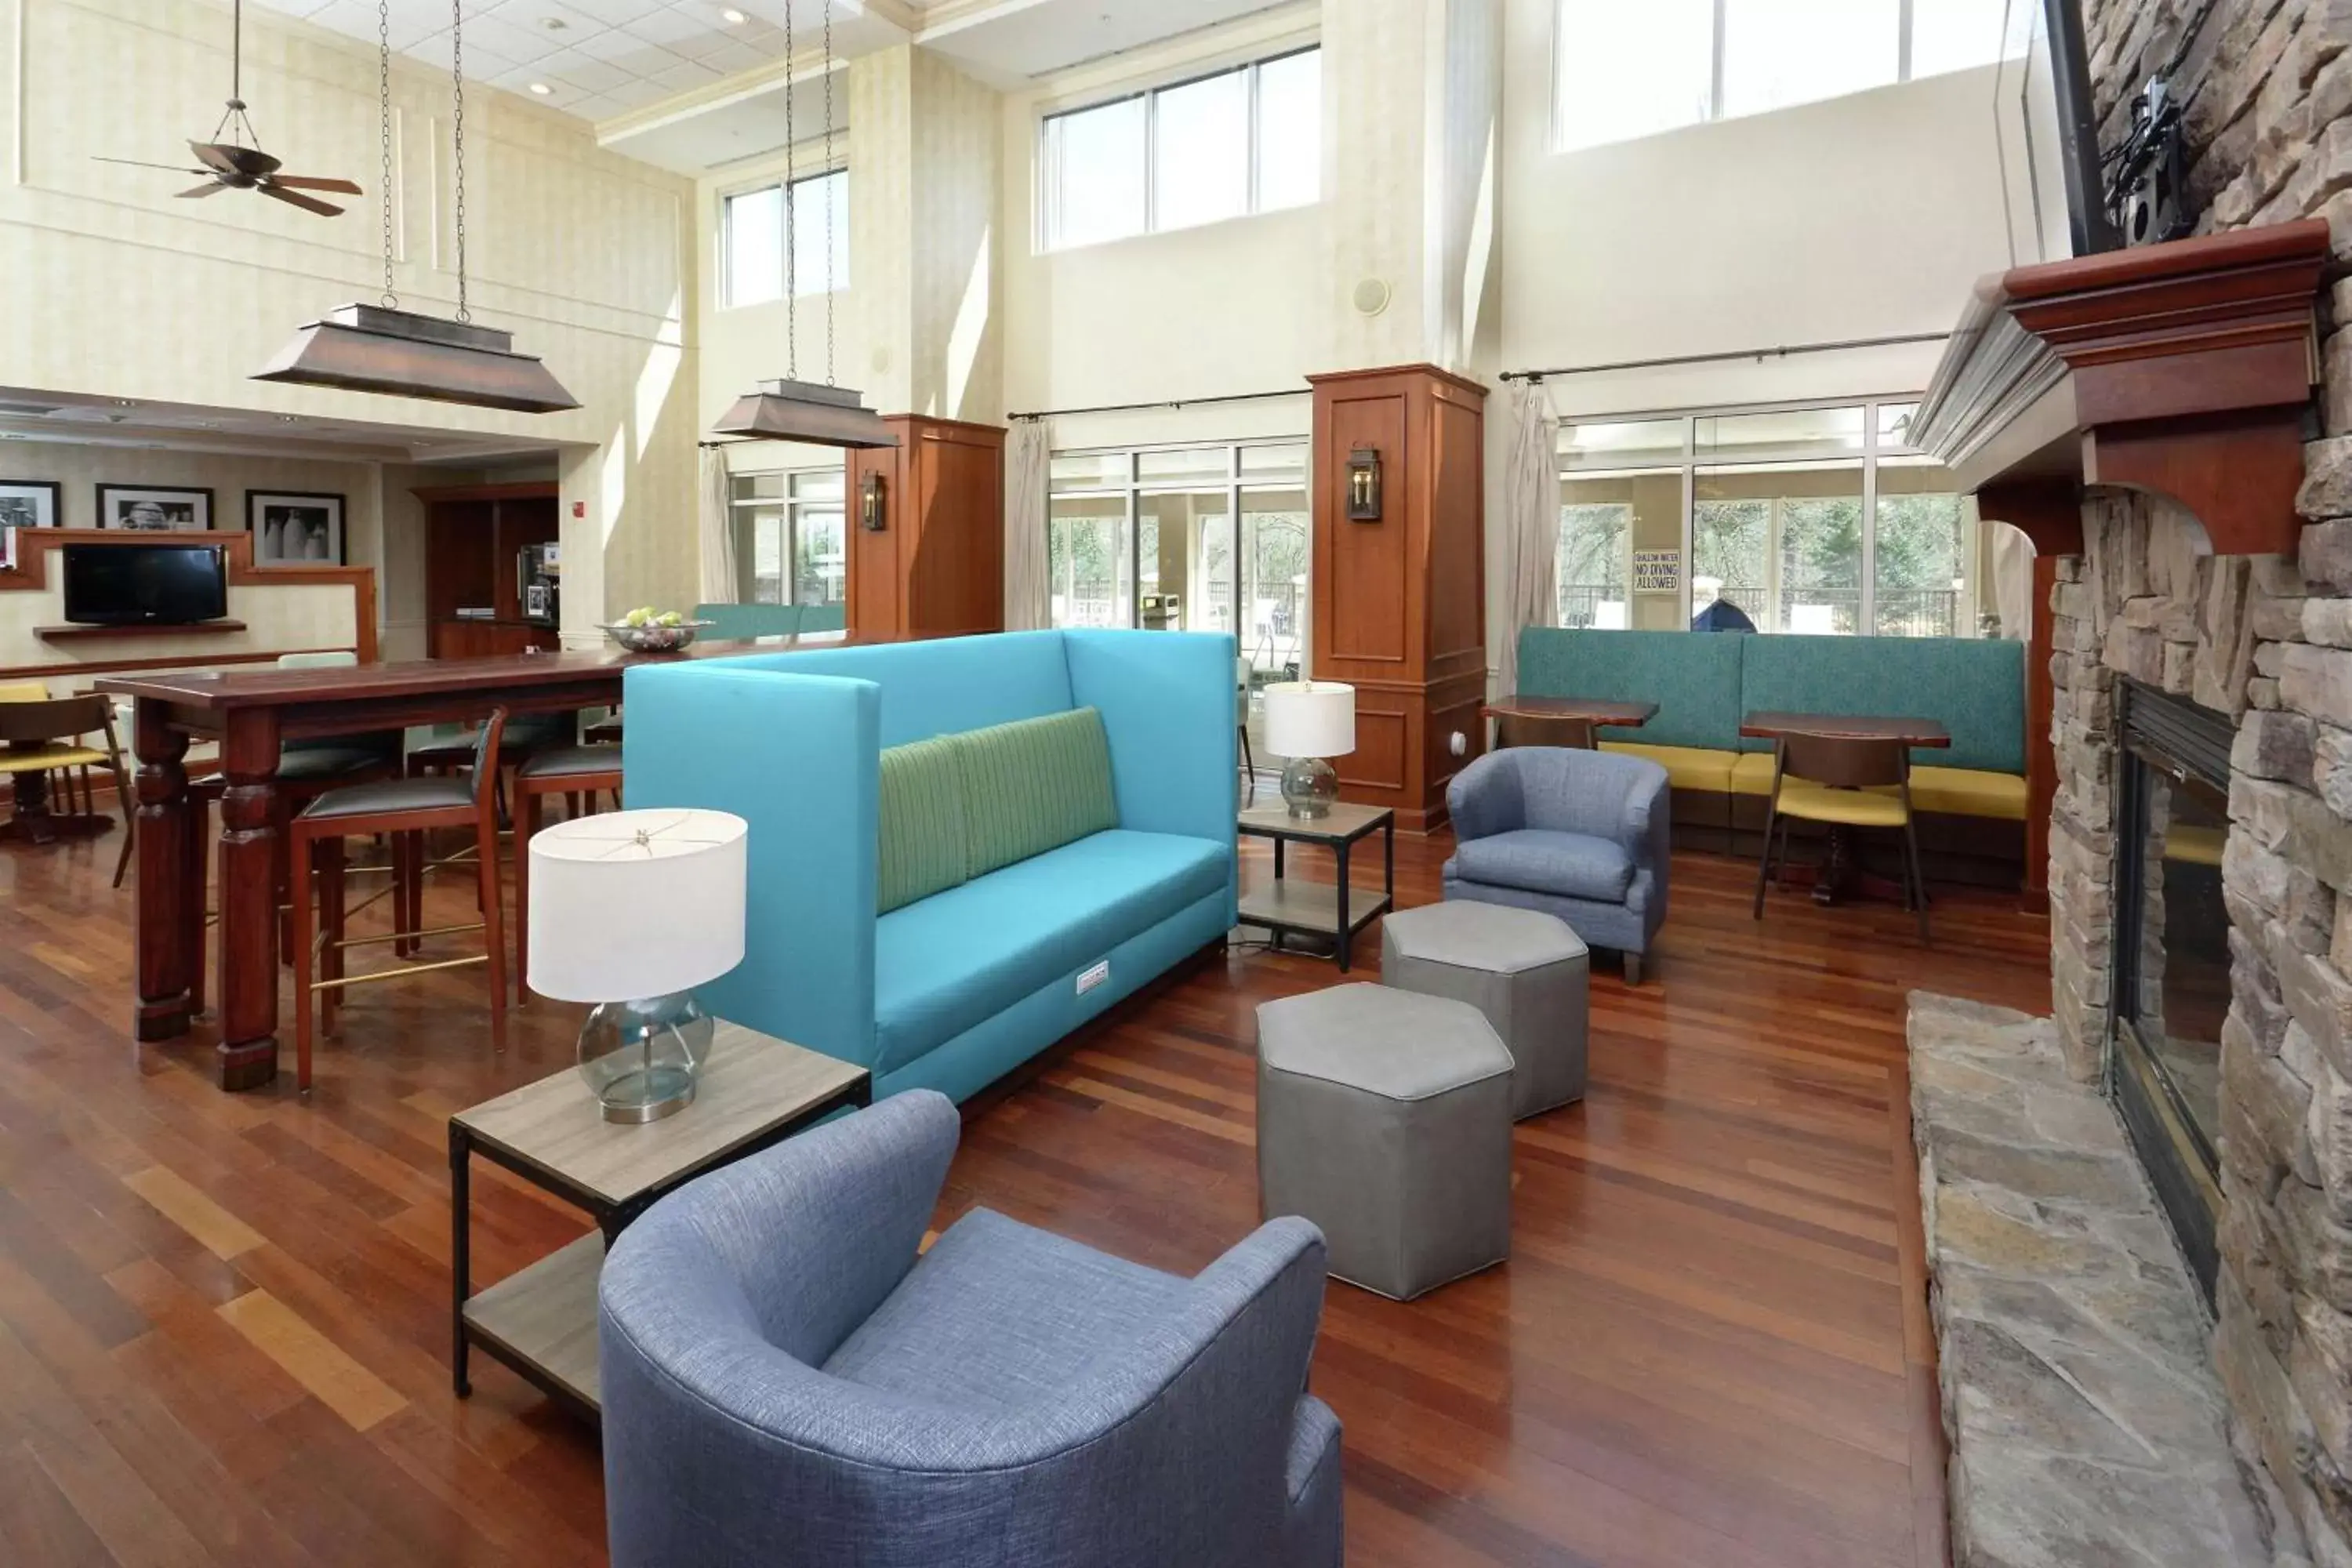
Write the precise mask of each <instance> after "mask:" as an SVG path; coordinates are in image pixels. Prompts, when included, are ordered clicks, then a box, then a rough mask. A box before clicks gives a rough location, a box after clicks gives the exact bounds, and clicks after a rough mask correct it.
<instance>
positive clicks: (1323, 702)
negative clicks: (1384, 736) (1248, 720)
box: [1259, 680, 1356, 757]
mask: <svg viewBox="0 0 2352 1568" xmlns="http://www.w3.org/2000/svg"><path fill="white" fill-rule="evenodd" d="M1259 695H1261V696H1262V697H1264V698H1265V749H1266V750H1267V751H1269V752H1273V753H1274V754H1275V755H1276V756H1277V757H1344V756H1346V755H1347V754H1348V753H1349V752H1352V751H1354V750H1355V749H1356V689H1355V688H1354V687H1352V686H1349V685H1347V684H1346V683H1344V682H1342V681H1337V680H1284V681H1277V682H1276V683H1275V684H1273V685H1271V686H1268V687H1266V688H1265V689H1263V690H1262V691H1261V692H1260V693H1259Z"/></svg>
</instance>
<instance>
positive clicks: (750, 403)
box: [710, 0, 898, 447]
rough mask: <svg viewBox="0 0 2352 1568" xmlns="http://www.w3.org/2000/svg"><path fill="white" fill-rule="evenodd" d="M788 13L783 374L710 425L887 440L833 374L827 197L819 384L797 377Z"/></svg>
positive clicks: (761, 433)
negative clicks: (821, 368) (822, 335)
mask: <svg viewBox="0 0 2352 1568" xmlns="http://www.w3.org/2000/svg"><path fill="white" fill-rule="evenodd" d="M794 70H795V67H794V65H793V12H792V6H791V5H790V4H789V0H788V3H787V4H786V5H785V7H784V126H785V131H784V201H783V207H784V374H783V376H782V379H781V380H773V381H763V382H761V383H760V385H759V390H757V391H756V392H747V393H745V394H744V395H742V396H740V397H739V398H737V399H736V400H735V404H734V406H733V407H731V408H730V409H728V410H727V413H726V415H725V416H724V417H722V418H721V419H720V420H719V423H718V424H717V425H716V426H713V427H712V428H711V432H710V433H711V434H712V435H714V436H738V437H746V438H748V439H751V440H759V441H804V442H807V443H809V444H810V445H812V446H818V447H895V446H897V445H898V437H896V436H894V435H892V434H891V433H890V427H889V426H887V425H885V424H883V423H882V416H880V415H878V414H876V413H875V412H874V411H873V410H871V409H869V408H867V407H866V400H865V399H864V398H863V397H861V396H859V395H857V394H856V392H853V391H851V390H850V389H849V388H848V387H845V386H836V385H835V384H834V379H833V296H834V285H835V283H837V282H839V281H840V279H836V278H835V277H834V276H833V198H832V195H831V194H830V193H827V195H826V197H825V203H824V270H825V279H824V281H825V289H824V384H823V385H819V384H816V383H815V382H810V381H803V380H801V379H800V374H801V370H800V359H801V354H800V348H801V335H800V310H799V300H800V257H799V255H798V250H799V247H798V246H797V245H796V244H795V243H794V240H795V237H796V234H797V228H798V216H797V215H798V211H799V207H800V200H799V196H798V195H797V193H795V191H794V190H793V148H794V145H795V132H796V129H797V125H796V121H794V120H793V74H794ZM824 166H825V170H826V172H827V173H831V172H832V169H833V0H824Z"/></svg>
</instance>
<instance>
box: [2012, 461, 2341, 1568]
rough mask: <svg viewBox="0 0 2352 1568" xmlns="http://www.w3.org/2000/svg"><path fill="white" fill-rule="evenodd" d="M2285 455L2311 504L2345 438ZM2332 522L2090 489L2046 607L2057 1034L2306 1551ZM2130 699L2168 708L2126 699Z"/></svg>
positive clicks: (2329, 1360) (2324, 1406) (2326, 1366)
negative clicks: (2263, 534) (2235, 531)
mask: <svg viewBox="0 0 2352 1568" xmlns="http://www.w3.org/2000/svg"><path fill="white" fill-rule="evenodd" d="M2307 463H2308V466H2309V469H2310V477H2309V479H2307V480H2306V482H2305V487H2304V504H2305V507H2306V508H2307V509H2308V510H2314V511H2317V512H2318V513H2319V514H2320V516H2321V517H2322V518H2323V519H2326V517H2327V516H2328V513H2327V510H2326V509H2327V508H2329V507H2332V506H2336V505H2339V504H2345V505H2352V440H2339V439H2327V440H2323V441H2319V442H2316V443H2315V444H2314V445H2313V446H2312V447H2311V449H2310V452H2309V454H2308V458H2307ZM2337 497H2340V500H2338V499H2334V498H2337ZM2346 535H2352V522H2344V521H2321V522H2318V523H2316V524H2315V525H2313V526H2310V527H2306V528H2305V530H2304V531H2303V546H2304V548H2303V550H2302V552H2301V553H2300V555H2299V556H2298V557H2297V558H2294V559H2289V558H2287V557H2284V556H2281V555H2275V554H2273V555H2255V556H2234V557H2233V556H2222V555H2215V554H2212V553H2210V552H2208V551H2207V549H2206V547H2205V540H2204V534H2203V531H2202V529H2201V528H2200V526H2199V524H2198V523H2197V521H2196V520H2195V519H2194V518H2193V517H2191V516H2189V514H2188V513H2187V512H2186V511H2185V510H2184V509H2182V508H2180V507H2179V506H2178V505H2176V504H2175V503H2172V502H2170V501H2168V500H2163V499H2161V498H2157V497H2149V496H2144V495H2137V494H2108V495H2101V496H2098V497H2097V498H2096V499H2095V500H2092V501H2090V502H2089V504H2087V505H2086V506H2085V508H2084V536H2083V543H2084V550H2083V553H2082V554H2081V555H2080V556H2079V557H2074V558H2070V559H2068V560H2064V561H2062V562H2061V563H2059V566H2058V580H2059V581H2058V588H2057V593H2056V595H2055V598H2054V600H2053V611H2054V616H2053V644H2054V651H2053V686H2054V692H2053V707H2052V740H2053V752H2054V756H2055V763H2056V778H2057V790H2056V800H2055V802H2054V805H2053V815H2052V822H2051V926H2052V949H2053V951H2052V981H2053V1001H2054V1003H2055V1023H2056V1026H2057V1035H2058V1040H2059V1044H2060V1047H2061V1048H2062V1051H2063V1056H2064V1058H2065V1062H2066V1065H2067V1068H2068V1070H2069V1071H2070V1073H2071V1074H2072V1075H2073V1076H2074V1077H2075V1078H2077V1079H2083V1080H2095V1079H2104V1080H2105V1083H2106V1085H2107V1086H2108V1089H2109V1090H2110V1092H2111V1094H2112V1095H2113V1097H2114V1099H2115V1100H2116V1105H2117V1108H2118V1110H2119V1112H2120V1114H2121V1115H2122V1117H2123V1120H2124V1121H2125V1124H2126V1129H2127V1130H2128V1131H2130V1133H2131V1134H2132V1139H2133V1142H2134V1144H2135V1146H2136V1148H2137V1151H2138V1152H2139V1153H2140V1154H2141V1157H2142V1161H2143V1163H2144V1164H2145V1165H2146V1166H2147V1169H2148V1172H2149V1175H2150V1178H2151V1182H2152V1184H2153V1185H2154V1186H2155V1187H2156V1189H2157V1191H2158V1195H2159V1197H2160V1198H2161V1199H2162V1200H2163V1204H2164V1206H2165V1208H2166V1210H2167V1211H2168V1218H2169V1219H2170V1220H2171V1221H2172V1224H2173V1228H2174V1232H2175V1235H2176V1237H2178V1238H2179V1242H2180V1244H2181V1248H2182V1251H2183V1253H2184V1255H2185V1256H2186V1257H2187V1258H2188V1259H2189V1263H2190V1266H2191V1268H2192V1271H2194V1272H2195V1273H2197V1274H2199V1275H2200V1276H2201V1277H2202V1278H2201V1280H2200V1282H2201V1283H2202V1284H2204V1285H2205V1287H2206V1289H2208V1291H2209V1293H2210V1299H2211V1301H2212V1305H2213V1310H2214V1313H2215V1328H2214V1332H2213V1340H2212V1351H2213V1359H2214V1363H2215V1365H2216V1368H2217V1370H2218V1371H2219V1373H2220V1375H2221V1384H2222V1388H2223V1390H2224V1392H2225V1393H2226V1394H2227V1396H2228V1399H2229V1403H2230V1406H2231V1413H2232V1415H2233V1416H2234V1418H2235V1420H2236V1422H2237V1424H2238V1427H2239V1436H2240V1438H2241V1440H2242V1447H2244V1448H2245V1449H2246V1450H2248V1451H2249V1452H2251V1453H2252V1454H2253V1455H2254V1456H2257V1457H2258V1458H2260V1460H2261V1462H2262V1464H2263V1468H2265V1469H2266V1470H2267V1471H2268V1472H2269V1474H2270V1477H2271V1479H2272V1481H2273V1483H2274V1484H2275V1486H2276V1488H2277V1489H2278V1495H2279V1496H2280V1498H2281V1499H2282V1500H2283V1502H2284V1506H2285V1508H2286V1509H2287V1510H2289V1511H2290V1512H2291V1513H2292V1514H2293V1515H2294V1519H2295V1521H2296V1522H2297V1524H2298V1525H2299V1526H2300V1527H2301V1533H2302V1535H2303V1536H2304V1537H2305V1540H2306V1541H2307V1542H2309V1550H2310V1551H2311V1552H2312V1555H2313V1560H2314V1561H2315V1562H2320V1563H2352V1547H2348V1546H2347V1541H2352V1485H2347V1476H2352V1316H2347V1310H2352V983H2347V980H2346V978H2345V975H2346V973H2347V969H2352V900H2339V898H2338V890H2339V889H2343V888H2345V887H2347V886H2352V875H2347V873H2352V820H2347V818H2352V788H2347V787H2346V786H2347V784H2352V773H2347V771H2346V770H2347V768H2352V636H2346V635H2344V634H2345V633H2346V632H2347V631H2352V619H2348V618H2347V617H2352V570H2347V568H2352V548H2347V544H2352V541H2347V539H2346V537H2345V536H2346ZM2314 631H2317V632H2318V633H2319V634H2321V635H2322V636H2330V635H2334V636H2336V637H2337V640H2338V643H2339V644H2341V645H2342V646H2333V645H2330V644H2326V643H2319V642H2315V641H2313V640H2312V639H2311V634H2312V633H2313V632H2314ZM2160 705H2161V706H2160ZM2184 708H2185V709H2186V710H2185V711H2184ZM2136 710H2137V713H2145V712H2147V711H2148V710H2157V711H2159V712H2163V713H2164V715H2165V717H2166V719H2167V720H2168V721H2170V732H2169V733H2168V734H2164V735H2161V736H2159V737H2158V738H2155V739H2151V738H2150V737H2149V736H2148V735H2147V728H2148V727H2147V725H2144V724H2141V723H2136V722H2135V718H2136V717H2137V713H2136ZM2200 715H2201V716H2203V717H2204V719H2205V720H2206V723H2207V726H2209V727H2210V728H2213V729H2220V728H2223V727H2225V726H2226V729H2227V731H2228V732H2229V734H2230V737H2231V743H2230V748H2229V752H2228V754H2227V758H2226V773H2225V775H2224V778H2223V780H2222V781H2221V782H2222V786H2223V787H2222V791H2221V794H2220V796H2219V799H2218V802H2217V799H2216V795H2215V794H2214V792H2213V791H2212V789H2211V788H2210V775H2209V773H2208V771H2207V770H2208V769H2209V768H2210V759H2208V760H2207V766H2206V767H2204V768H2200V767H2199V766H2197V765H2196V763H2197V761H2198V759H2196V758H2194V757H2190V756H2184V755H2182V753H2183V752H2190V751H2192V750H2194V748H2195V740H2196V735H2195V732H2194V731H2195V728H2196V727H2197V721H2198V719H2199V717H2200ZM2184 773H2185V774H2186V776H2185V777H2184V776H2183V774H2184ZM2216 804H2219V805H2221V807H2222V812H2221V814H2220V820H2218V821H2217V820H2216V813H2215V812H2214V810H2213V807H2214V805H2216ZM2184 829H2185V830H2186V831H2184ZM2217 840H2218V842H2217ZM2216 851H2218V853H2216ZM2216 893H2218V897H2219V900H2220V903H2221V909H2222V910H2223V912H2224V913H2225V915H2226V924H2225V925H2223V926H2222V927H2221V929H2220V930H2219V931H2215V930H2213V928H2212V925H2211V920H2210V917H2211V912H2212V911H2211V909H2210V902H2209V900H2210V899H2211V898H2212V897H2213V896H2214V895H2215V894H2216ZM2217 939H2218V941H2219V942H2220V944H2221V952H2222V953H2223V954H2225V955H2226V964H2227V967H2226V972H2225V973H2226V985H2227V989H2226V991H2225V992H2224V993H2222V994H2221V995H2220V996H2216V995H2215V994H2213V984H2212V983H2213V978H2214V977H2213V975H2212V973H2211V972H2212V970H2213V968H2214V963H2213V960H2214V956H2215V942H2216V940H2217ZM2217 1004H2218V1007H2217Z"/></svg>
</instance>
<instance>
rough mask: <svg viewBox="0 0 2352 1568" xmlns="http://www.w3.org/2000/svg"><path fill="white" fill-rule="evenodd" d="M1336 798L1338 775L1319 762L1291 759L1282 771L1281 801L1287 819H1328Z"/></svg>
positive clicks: (1333, 769)
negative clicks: (1286, 813) (1285, 806)
mask: <svg viewBox="0 0 2352 1568" xmlns="http://www.w3.org/2000/svg"><path fill="white" fill-rule="evenodd" d="M1338 799H1339V771H1338V770H1337V769H1335V768H1333V767H1332V766H1331V764H1330V763H1327V762H1325V761H1324V760H1323V759H1322V758H1320V757H1293V758H1291V759H1290V763H1289V765H1287V766H1286V767H1285V768H1284V769H1283V770H1282V800H1283V804H1284V805H1287V806H1288V807H1289V808H1290V815H1291V816H1303V817H1317V816H1330V815H1331V803H1332V802H1333V801H1335V800H1338Z"/></svg>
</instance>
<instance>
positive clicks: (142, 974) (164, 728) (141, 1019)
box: [20, 697, 204, 1040]
mask: <svg viewBox="0 0 2352 1568" xmlns="http://www.w3.org/2000/svg"><path fill="white" fill-rule="evenodd" d="M169 717H170V715H169V712H168V710H166V709H165V708H164V707H163V704H162V703H160V702H157V701H154V700H152V699H149V698H144V697H142V698H141V699H140V700H139V704H138V707H137V709H136V710H135V712H134V717H133V719H132V721H131V750H132V752H134V753H135V754H136V755H137V756H138V759H139V788H138V794H139V927H138V932H137V937H136V942H137V945H138V968H139V999H138V1001H137V1002H136V1003H135V1004H133V1005H132V1008H131V1033H132V1034H133V1035H134V1036H136V1037H138V1038H140V1039H142V1040H168V1039H171V1038H173V1037H175V1036H179V1035H184V1034H186V1033H187V1032H188V1018H189V1016H190V1014H191V1013H192V1012H193V1011H194V1003H193V1002H192V1000H191V999H190V997H189V994H188V988H189V981H190V978H191V976H190V973H189V968H188V963H189V959H190V956H191V955H190V953H189V951H188V911H187V901H188V900H189V898H190V897H191V894H190V892H189V889H188V882H187V865H188V852H187V837H188V833H189V831H190V829H189V825H188V770H187V769H186V768H185V767H184V766H182V765H181V763H182V759H184V758H185V757H186V756H187V754H188V738H187V736H185V735H184V734H182V733H180V732H179V731H176V730H173V728H172V727H171V725H170V723H169V722H168V720H169ZM20 787H21V785H20ZM196 896H201V895H196ZM196 918H197V919H198V920H202V919H203V918H204V916H203V913H202V911H201V910H199V911H198V914H197V917H196Z"/></svg>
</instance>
